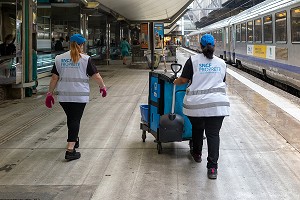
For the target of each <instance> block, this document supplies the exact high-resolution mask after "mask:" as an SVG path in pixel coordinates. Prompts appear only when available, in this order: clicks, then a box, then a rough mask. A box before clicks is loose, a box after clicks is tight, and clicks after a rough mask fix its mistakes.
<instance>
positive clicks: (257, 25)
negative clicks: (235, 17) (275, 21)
mask: <svg viewBox="0 0 300 200" xmlns="http://www.w3.org/2000/svg"><path fill="white" fill-rule="evenodd" d="M261 25H262V23H261V19H256V20H254V41H255V42H259V43H261V41H262V40H261V38H262V26H261Z"/></svg>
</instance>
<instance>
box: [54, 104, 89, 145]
mask: <svg viewBox="0 0 300 200" xmlns="http://www.w3.org/2000/svg"><path fill="white" fill-rule="evenodd" d="M59 104H60V105H61V107H62V108H63V109H64V111H65V113H66V115H67V126H68V140H67V141H68V142H76V141H77V137H78V133H79V128H80V121H81V117H82V114H83V111H84V108H85V105H86V103H75V102H59Z"/></svg>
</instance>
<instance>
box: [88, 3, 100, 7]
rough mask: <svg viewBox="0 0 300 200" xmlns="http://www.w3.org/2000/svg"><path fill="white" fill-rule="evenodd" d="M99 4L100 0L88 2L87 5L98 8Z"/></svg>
mask: <svg viewBox="0 0 300 200" xmlns="http://www.w3.org/2000/svg"><path fill="white" fill-rule="evenodd" d="M98 6H99V2H88V4H87V5H86V7H87V8H96V7H98Z"/></svg>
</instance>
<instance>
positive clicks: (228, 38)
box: [225, 27, 232, 62]
mask: <svg viewBox="0 0 300 200" xmlns="http://www.w3.org/2000/svg"><path fill="white" fill-rule="evenodd" d="M225 29H226V31H225V32H226V61H227V62H231V51H230V50H231V41H232V40H231V33H232V28H231V27H226V28H225Z"/></svg>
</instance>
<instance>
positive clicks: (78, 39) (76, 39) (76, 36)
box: [70, 33, 86, 45]
mask: <svg viewBox="0 0 300 200" xmlns="http://www.w3.org/2000/svg"><path fill="white" fill-rule="evenodd" d="M85 41H86V39H85V38H84V37H83V36H82V35H80V34H78V33H76V34H74V35H72V36H71V37H70V42H76V43H77V44H78V45H81V44H83V43H85Z"/></svg>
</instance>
